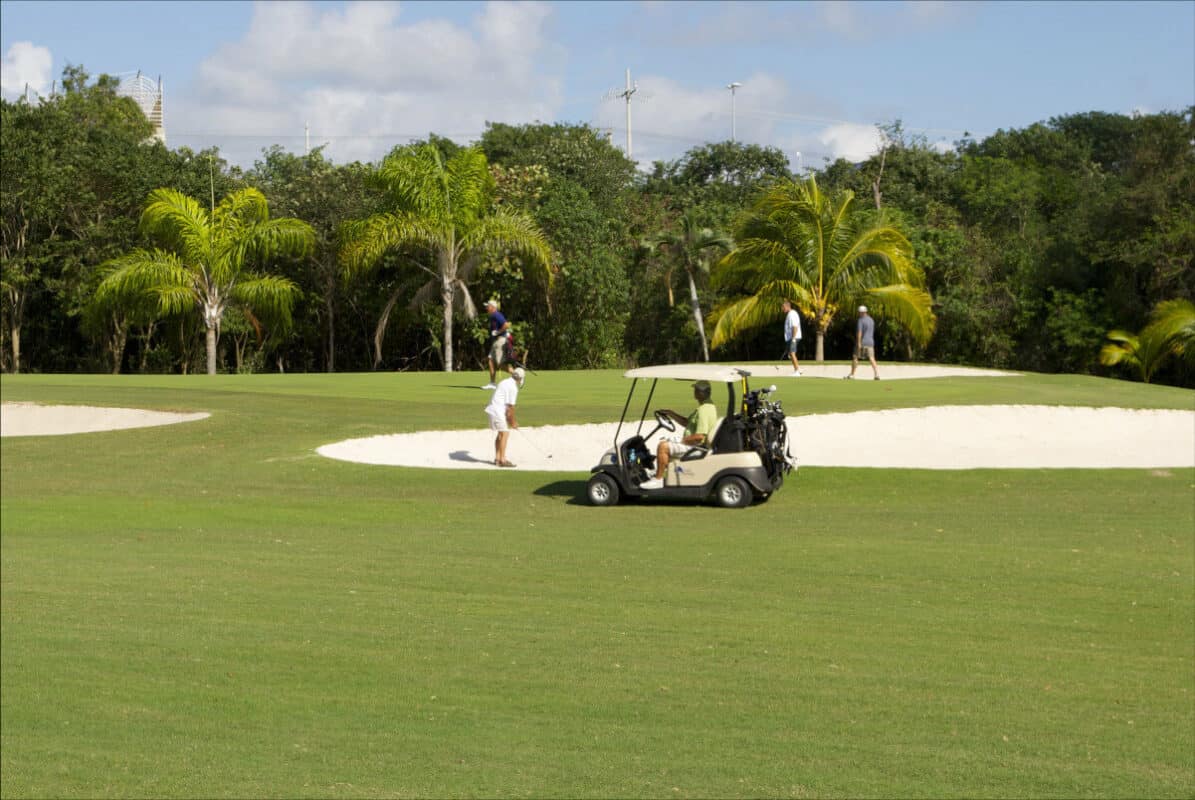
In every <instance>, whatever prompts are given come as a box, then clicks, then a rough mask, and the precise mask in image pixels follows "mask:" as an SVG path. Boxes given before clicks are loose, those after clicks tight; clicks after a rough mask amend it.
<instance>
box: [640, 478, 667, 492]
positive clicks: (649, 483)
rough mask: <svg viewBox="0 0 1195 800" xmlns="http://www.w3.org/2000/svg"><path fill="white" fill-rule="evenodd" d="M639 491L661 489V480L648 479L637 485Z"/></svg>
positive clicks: (662, 481)
mask: <svg viewBox="0 0 1195 800" xmlns="http://www.w3.org/2000/svg"><path fill="white" fill-rule="evenodd" d="M639 488H640V489H663V488H664V479H663V478H648V479H647V480H645V481H644V482H643V483H641V484H639Z"/></svg>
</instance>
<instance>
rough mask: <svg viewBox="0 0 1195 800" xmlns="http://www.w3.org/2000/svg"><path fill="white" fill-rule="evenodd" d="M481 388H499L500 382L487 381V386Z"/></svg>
mask: <svg viewBox="0 0 1195 800" xmlns="http://www.w3.org/2000/svg"><path fill="white" fill-rule="evenodd" d="M481 388H482V389H497V388H498V384H496V383H487V384H486V385H485V386H482V387H481Z"/></svg>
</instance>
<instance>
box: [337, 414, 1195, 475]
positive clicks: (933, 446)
mask: <svg viewBox="0 0 1195 800" xmlns="http://www.w3.org/2000/svg"><path fill="white" fill-rule="evenodd" d="M478 416H480V414H479V415H478ZM788 424H789V432H790V435H791V438H792V452H793V455H795V456H796V457H797V460H798V462H799V464H800V465H801V466H836V467H912V468H921V469H974V468H982V467H994V468H1017V467H1025V468H1034V467H1056V468H1057V467H1077V468H1096V469H1099V468H1107V467H1136V468H1146V467H1189V466H1195V412H1192V411H1174V410H1143V411H1138V410H1129V409H1122V408H1069V407H1056V406H936V407H930V408H909V409H896V410H890V411H861V412H856V413H851V414H817V415H808V416H797V417H789V418H788ZM617 427H618V426H617V424H616V423H608V424H599V425H548V426H544V427H540V428H520V429H519V430H517V431H514V432H512V433H511V438H510V443H509V445H508V447H507V456H508V457H509V458H510V459H511V460H512V461H514V462H515V463H516V464H518V468H519V469H530V470H543V471H551V472H588V471H589V468H590V467H592V466H593V465H594V464H596V463H597V462H598V460H599V458H600V457H601V455H602V453H603V452H605V451H606V450H607V449H608V448H610V447H611V446H612V444H613V441H614V435H615V430H616V429H617ZM647 429H648V428H645V432H646V430H647ZM629 435H631V431H630V430H629V429H627V428H624V430H623V431H622V433H621V436H620V438H622V439H625V438H626V437H627V436H629ZM493 442H494V435H493V434H492V433H491V432H490V431H488V430H480V429H479V430H467V431H423V432H420V433H406V434H393V435H388V436H372V437H369V438H365V439H349V440H347V441H343V442H337V443H336V444H329V445H324V446H323V447H320V448H319V449H318V450H317V452H318V453H319V454H320V455H323V456H327V457H329V458H336V459H340V460H343V461H356V462H361V463H366V464H384V465H391V466H407V467H434V468H442V469H490V470H492V469H496V467H494V466H493V465H492V463H491V461H492V460H493V457H494V444H493Z"/></svg>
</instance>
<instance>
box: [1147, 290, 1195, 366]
mask: <svg viewBox="0 0 1195 800" xmlns="http://www.w3.org/2000/svg"><path fill="white" fill-rule="evenodd" d="M1149 319H1150V322H1149V325H1148V327H1149V328H1151V329H1152V331H1151V335H1154V336H1159V337H1161V338H1163V339H1165V340H1167V341H1169V342H1170V343H1171V346H1172V347H1173V349H1174V352H1175V353H1177V354H1178V355H1181V356H1186V357H1187V358H1195V303H1192V302H1191V301H1190V300H1163V301H1162V302H1160V303H1158V304H1157V305H1156V306H1154V309H1153V311H1152V312H1150V315H1149Z"/></svg>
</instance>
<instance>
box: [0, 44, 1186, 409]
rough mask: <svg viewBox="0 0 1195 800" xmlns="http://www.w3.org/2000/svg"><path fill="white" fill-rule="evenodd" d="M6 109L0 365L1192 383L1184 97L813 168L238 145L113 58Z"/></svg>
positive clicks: (545, 151) (514, 150)
mask: <svg viewBox="0 0 1195 800" xmlns="http://www.w3.org/2000/svg"><path fill="white" fill-rule="evenodd" d="M62 86H63V91H62V92H61V93H59V94H56V95H55V96H54V97H52V98H48V99H44V100H41V101H40V102H33V103H30V102H27V101H26V100H24V99H22V100H19V101H17V102H14V103H10V102H8V101H3V102H2V103H0V136H2V139H0V141H2V145H3V146H2V147H0V214H2V219H0V284H2V286H0V288H2V290H3V291H2V294H0V323H2V324H0V367H2V368H3V369H4V370H5V371H8V372H16V371H44V372H96V371H105V372H184V373H185V372H195V371H203V370H208V371H227V372H254V371H278V370H285V371H364V370H395V369H400V370H401V369H479V368H482V365H483V364H484V360H485V340H486V336H487V331H486V329H485V326H484V324H483V323H484V320H478V319H476V316H477V311H476V309H477V308H478V307H479V306H480V303H481V301H483V300H485V299H488V298H491V297H492V298H496V299H498V300H499V301H500V302H501V304H502V309H503V311H504V313H505V314H506V315H507V317H508V318H510V319H511V320H512V323H513V331H514V336H515V341H516V347H517V349H518V350H519V351H520V353H522V354H523V355H524V357H525V358H526V359H527V360H528V362H529V363H530V364H532V365H533V366H536V367H543V368H554V369H584V368H594V367H613V366H623V365H627V364H633V363H634V364H650V363H664V362H678V361H694V360H701V359H704V358H711V359H715V360H726V361H730V360H746V359H752V360H757V359H758V360H775V359H779V358H780V357H781V355H782V353H781V351H782V342H781V340H780V336H779V334H778V331H779V327H780V322H781V319H782V314H781V311H780V302H781V301H782V300H784V299H790V300H791V301H792V302H793V303H794V305H795V306H796V307H797V308H798V310H799V311H800V312H801V314H802V315H803V318H804V321H805V325H806V331H807V336H806V342H805V344H804V348H805V349H807V350H808V351H809V352H802V353H801V355H802V357H805V358H815V357H819V358H820V357H822V356H823V355H824V357H825V358H830V359H833V358H844V357H846V356H847V354H848V353H849V352H850V349H851V341H852V338H853V318H854V315H853V314H852V313H843V312H844V311H845V312H849V310H850V309H851V308H852V307H853V306H854V305H855V304H857V303H859V302H866V304H867V305H868V306H869V307H871V308H872V309H873V310H874V312H875V314H874V316H875V317H876V319H877V339H878V341H877V344H878V345H879V347H878V350H879V356H880V357H881V358H882V359H887V360H919V361H920V360H925V361H934V362H940V363H958V364H971V365H975V366H988V367H1002V368H1010V369H1026V370H1034V371H1042V372H1074V373H1093V374H1115V375H1123V376H1126V377H1128V376H1131V377H1137V378H1141V379H1145V380H1157V381H1164V382H1168V383H1173V384H1179V385H1185V386H1191V385H1195V367H1193V364H1192V359H1193V358H1195V345H1192V343H1191V340H1192V333H1195V310H1193V308H1192V305H1191V299H1192V298H1193V297H1195V263H1193V262H1195V122H1193V113H1195V109H1190V108H1188V109H1186V110H1183V111H1180V112H1162V113H1156V114H1142V115H1133V116H1124V115H1118V114H1106V113H1100V112H1092V113H1087V114H1074V115H1068V116H1062V117H1057V118H1054V119H1051V120H1049V121H1047V122H1042V123H1038V124H1034V125H1031V126H1029V127H1027V128H1024V129H1020V130H1007V131H1006V130H1001V131H999V132H997V133H995V134H993V135H991V136H989V137H986V138H984V139H982V140H976V139H972V138H970V137H965V138H964V139H962V140H961V141H959V142H957V143H955V146H954V147H953V148H951V149H949V150H942V149H939V148H936V147H933V146H930V145H929V143H928V142H926V141H925V140H924V139H923V138H921V137H918V136H914V135H909V134H908V133H906V132H905V131H904V130H903V128H902V126H901V125H900V123H899V122H896V123H892V124H890V125H887V126H884V127H882V129H881V131H882V134H883V147H882V149H881V150H880V152H879V153H877V154H876V155H875V156H873V157H871V158H869V159H867V160H865V161H863V162H860V163H851V162H848V161H846V160H838V161H836V162H833V163H828V164H826V165H825V166H824V167H823V168H822V169H820V170H814V171H811V172H808V173H806V174H802V175H794V174H793V173H792V172H791V169H790V165H789V164H788V161H787V159H786V158H785V156H784V154H783V153H782V152H780V151H779V150H776V149H774V148H768V147H761V146H758V145H750V144H743V143H732V142H717V143H710V144H706V145H702V146H699V147H695V148H693V149H691V150H689V151H688V152H687V153H685V154H684V155H683V156H682V157H681V158H679V159H677V160H675V161H670V162H657V163H656V164H654V165H653V168H652V169H651V170H650V171H649V172H647V173H642V172H640V171H638V170H637V169H636V166H635V165H634V164H633V163H632V162H630V161H629V160H627V159H626V158H625V156H624V155H623V154H622V152H621V151H619V150H618V149H617V148H615V147H614V146H613V145H612V144H611V143H610V142H609V141H607V139H606V138H605V137H603V136H602V135H600V134H599V133H598V132H597V131H594V130H593V129H591V128H589V127H587V126H584V125H571V124H542V123H535V124H525V125H510V124H503V123H491V124H489V125H488V126H487V128H486V130H485V132H484V133H483V134H482V136H481V137H480V139H479V140H478V141H476V142H473V143H471V144H469V145H468V146H462V145H459V144H457V143H455V142H453V141H451V140H448V139H445V138H442V137H439V136H436V135H434V134H432V135H429V137H428V138H427V139H426V140H424V141H422V142H416V143H412V144H403V145H400V146H396V147H395V148H394V149H393V150H392V151H391V152H390V153H389V154H388V155H387V156H386V157H385V158H384V159H382V160H380V161H379V162H377V163H373V164H363V163H357V162H354V163H350V164H335V163H332V162H331V161H330V160H329V159H328V158H326V156H325V155H324V153H323V152H322V150H320V149H318V148H317V149H315V150H313V151H311V152H310V153H307V154H304V155H298V154H294V153H289V152H286V151H284V150H283V149H282V148H280V147H273V148H270V149H268V150H266V151H264V152H263V153H262V156H261V158H260V159H259V160H258V161H257V162H256V163H255V164H254V165H253V166H252V167H251V168H248V169H241V168H238V167H236V166H232V165H229V164H228V163H227V162H226V161H225V160H224V159H222V158H221V156H220V153H219V151H218V150H216V149H210V150H203V151H199V152H193V151H191V150H189V149H187V148H179V149H175V150H171V149H168V148H166V147H165V146H163V145H162V144H161V143H159V142H156V141H154V140H152V139H151V137H150V133H151V130H150V128H149V123H148V122H147V121H146V120H145V118H144V116H143V115H142V113H141V111H140V110H139V109H138V108H137V106H136V104H135V103H134V102H133V101H132V100H131V99H128V98H124V97H120V96H119V95H117V93H116V82H115V80H114V79H112V78H110V77H108V76H100V77H99V78H97V79H94V80H93V79H92V78H91V77H90V76H89V75H88V74H87V73H86V72H85V71H84V70H83V69H82V68H81V67H76V66H68V67H67V69H66V70H65V72H64V74H63V81H62Z"/></svg>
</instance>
